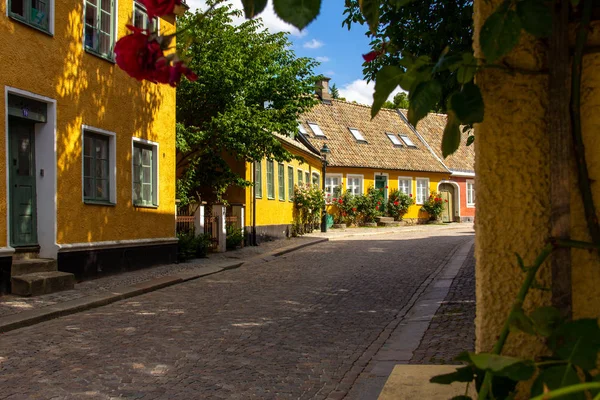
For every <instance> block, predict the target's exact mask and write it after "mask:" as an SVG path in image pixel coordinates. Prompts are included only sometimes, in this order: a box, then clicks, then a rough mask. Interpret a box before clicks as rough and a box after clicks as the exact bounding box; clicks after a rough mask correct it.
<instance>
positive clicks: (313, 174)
mask: <svg viewBox="0 0 600 400" xmlns="http://www.w3.org/2000/svg"><path fill="white" fill-rule="evenodd" d="M315 176H316V177H317V183H315V182H314V180H315ZM310 179H311V180H310V183H311V184H312V185H317V186H319V187H321V184H322V183H323V182H321V173H320V172H318V171H313V172H312V174H310Z"/></svg>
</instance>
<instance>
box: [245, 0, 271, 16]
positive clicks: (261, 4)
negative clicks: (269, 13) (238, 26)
mask: <svg viewBox="0 0 600 400" xmlns="http://www.w3.org/2000/svg"><path fill="white" fill-rule="evenodd" d="M242 4H243V5H244V15H245V16H246V18H254V17H255V16H256V15H258V14H260V13H261V12H263V10H264V9H265V7H266V6H267V0H242Z"/></svg>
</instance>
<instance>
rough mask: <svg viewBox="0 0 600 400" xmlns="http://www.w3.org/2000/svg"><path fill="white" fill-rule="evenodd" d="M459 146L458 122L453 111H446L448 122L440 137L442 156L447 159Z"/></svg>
mask: <svg viewBox="0 0 600 400" xmlns="http://www.w3.org/2000/svg"><path fill="white" fill-rule="evenodd" d="M458 146H460V122H459V121H458V119H457V118H456V114H455V113H454V111H453V110H451V109H449V110H448V120H447V121H446V127H445V128H444V136H443V137H442V156H443V157H444V158H446V157H448V156H449V155H450V154H452V153H454V152H455V151H456V150H457V149H458Z"/></svg>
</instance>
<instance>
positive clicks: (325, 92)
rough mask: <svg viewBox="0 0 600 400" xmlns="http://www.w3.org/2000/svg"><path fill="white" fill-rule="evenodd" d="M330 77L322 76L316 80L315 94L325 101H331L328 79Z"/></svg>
mask: <svg viewBox="0 0 600 400" xmlns="http://www.w3.org/2000/svg"><path fill="white" fill-rule="evenodd" d="M330 80H331V78H326V77H323V78H321V79H320V80H318V81H317V95H319V97H320V98H321V100H323V102H325V103H331V95H330V94H329V81H330Z"/></svg>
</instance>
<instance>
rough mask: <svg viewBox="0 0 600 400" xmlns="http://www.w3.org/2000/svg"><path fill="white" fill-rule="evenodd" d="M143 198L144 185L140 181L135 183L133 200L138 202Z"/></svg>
mask: <svg viewBox="0 0 600 400" xmlns="http://www.w3.org/2000/svg"><path fill="white" fill-rule="evenodd" d="M141 200H142V185H141V184H140V183H134V184H133V202H134V203H138V202H140V201H141Z"/></svg>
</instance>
